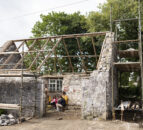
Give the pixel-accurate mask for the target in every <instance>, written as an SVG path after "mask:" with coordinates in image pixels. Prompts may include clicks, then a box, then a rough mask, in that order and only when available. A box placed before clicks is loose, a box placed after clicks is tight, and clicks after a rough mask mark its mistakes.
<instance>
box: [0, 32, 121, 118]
mask: <svg viewBox="0 0 143 130" xmlns="http://www.w3.org/2000/svg"><path fill="white" fill-rule="evenodd" d="M91 36H93V34H92V35H91ZM65 37H66V36H65ZM113 42H114V33H110V32H108V33H105V39H104V42H103V45H102V49H101V53H100V57H99V60H98V65H97V69H96V68H95V70H94V71H93V72H91V73H84V74H82V73H80V74H76V73H71V74H70V73H68V74H64V75H60V76H58V75H57V76H54V75H48V76H37V75H36V74H35V75H36V76H35V77H34V76H32V75H33V73H32V72H27V71H25V70H23V71H24V72H25V73H24V74H23V73H22V74H23V76H22V84H23V86H22V89H21V71H18V72H17V71H14V70H12V69H11V68H14V66H15V65H14V64H13V63H15V64H16V63H19V61H20V60H21V57H22V54H15V53H14V54H11V56H10V57H9V55H8V54H7V55H6V56H4V55H3V54H2V52H13V51H15V50H16V52H17V51H18V49H17V47H16V45H14V43H13V44H10V43H6V44H5V45H4V47H2V50H1V55H0V56H1V57H0V63H1V64H2V63H6V64H8V65H5V66H4V65H1V66H0V68H1V69H0V72H1V73H0V74H1V77H0V103H6V104H20V100H21V101H22V103H21V104H22V115H23V116H43V115H44V114H45V92H44V90H45V87H48V89H49V90H50V89H51V90H53V91H54V92H56V93H57V92H59V94H60V93H61V90H64V91H65V92H66V93H67V95H68V97H69V105H79V106H81V112H82V117H83V118H85V119H86V118H87V117H88V116H93V117H97V116H100V117H102V118H104V119H106V118H108V117H110V116H111V113H112V100H117V97H118V96H117V95H118V94H117V90H116V87H114V89H112V62H113V61H114V60H116V58H115V55H116V51H115V49H116V48H115V46H114V45H113V44H112V43H113ZM57 44H58V42H57ZM57 44H56V45H55V46H54V47H53V50H54V49H55V48H56V46H57ZM29 48H30V47H29ZM8 49H9V50H8ZM29 50H30V49H29ZM49 56H50V54H49ZM46 58H47V59H48V57H46ZM10 64H12V65H11V66H10ZM23 66H24V65H23ZM20 68H21V66H20V65H18V67H17V68H16V69H20ZM24 68H25V67H24ZM5 69H11V70H10V71H8V72H7V71H5ZM8 75H11V76H10V77H8ZM116 80H117V79H114V83H115V84H117V82H116ZM115 86H117V85H115ZM112 91H114V93H115V94H114V96H115V97H113V98H112ZM20 94H22V95H20ZM50 94H51V95H54V94H53V92H50V91H49V95H50Z"/></svg>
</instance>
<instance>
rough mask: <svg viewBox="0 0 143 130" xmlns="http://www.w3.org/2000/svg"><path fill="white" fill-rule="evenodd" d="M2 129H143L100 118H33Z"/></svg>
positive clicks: (137, 125)
mask: <svg viewBox="0 0 143 130" xmlns="http://www.w3.org/2000/svg"><path fill="white" fill-rule="evenodd" d="M0 130H143V128H139V124H137V123H128V122H121V121H99V120H94V121H93V120H92V121H90V120H80V119H78V120H64V119H63V120H57V119H48V118H42V119H32V120H29V121H26V122H24V123H22V124H17V125H13V126H1V127H0Z"/></svg>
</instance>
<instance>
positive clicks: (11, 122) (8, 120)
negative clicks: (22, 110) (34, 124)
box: [0, 114, 19, 126]
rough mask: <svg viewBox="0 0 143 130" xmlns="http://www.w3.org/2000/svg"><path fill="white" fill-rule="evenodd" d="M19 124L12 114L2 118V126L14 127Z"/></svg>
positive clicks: (0, 118) (0, 123)
mask: <svg viewBox="0 0 143 130" xmlns="http://www.w3.org/2000/svg"><path fill="white" fill-rule="evenodd" d="M17 123H19V120H18V119H17V118H15V117H14V116H13V115H12V114H9V115H5V114H2V115H1V116H0V126H7V125H14V124H17Z"/></svg>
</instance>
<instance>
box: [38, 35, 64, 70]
mask: <svg viewBox="0 0 143 130" xmlns="http://www.w3.org/2000/svg"><path fill="white" fill-rule="evenodd" d="M61 40H62V38H60V39H59V40H58V41H57V43H56V44H55V46H54V47H53V48H52V51H51V52H49V53H48V55H47V56H46V58H45V59H44V60H43V61H42V63H41V64H40V65H39V66H38V68H37V71H39V70H40V69H41V67H42V65H43V64H44V63H45V62H46V61H47V60H48V59H49V58H50V55H51V54H52V53H53V52H54V51H55V49H56V47H57V46H58V44H59V43H60V42H61Z"/></svg>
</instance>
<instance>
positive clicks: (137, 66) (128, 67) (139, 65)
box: [110, 0, 143, 119]
mask: <svg viewBox="0 0 143 130" xmlns="http://www.w3.org/2000/svg"><path fill="white" fill-rule="evenodd" d="M111 15H112V12H110V24H113V23H115V27H116V28H115V41H114V43H113V44H114V45H120V44H127V43H134V44H136V43H138V49H134V50H119V51H118V55H119V57H120V58H122V57H126V58H127V57H138V58H139V62H113V63H112V116H113V119H115V110H116V108H115V102H114V71H115V69H117V70H118V71H120V72H139V71H140V77H141V105H142V108H141V110H140V111H141V113H142V109H143V61H142V32H141V1H140V0H138V18H128V19H119V20H113V22H112V20H111V18H112V16H111ZM128 21H138V39H133V40H119V41H118V38H117V36H118V31H117V23H118V22H128ZM110 28H111V29H110V30H112V26H111V25H110Z"/></svg>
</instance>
